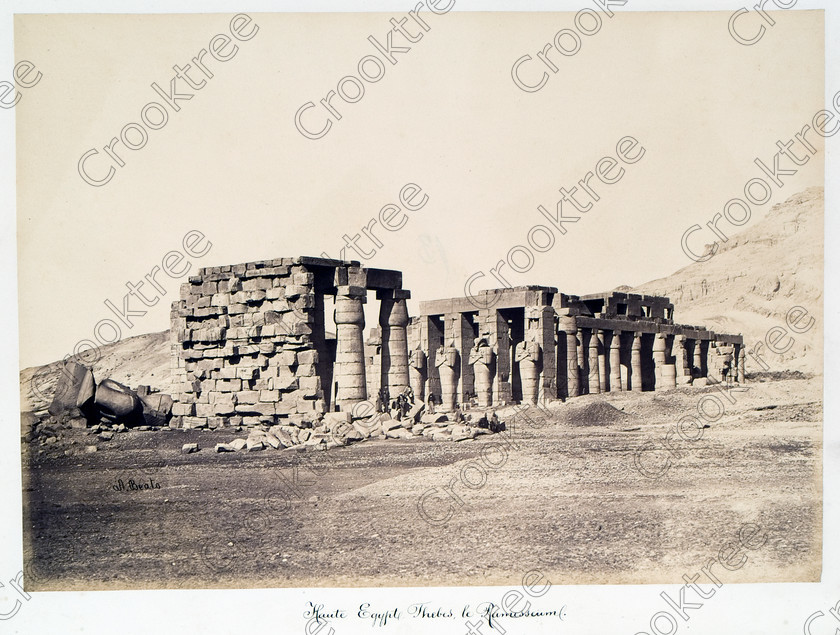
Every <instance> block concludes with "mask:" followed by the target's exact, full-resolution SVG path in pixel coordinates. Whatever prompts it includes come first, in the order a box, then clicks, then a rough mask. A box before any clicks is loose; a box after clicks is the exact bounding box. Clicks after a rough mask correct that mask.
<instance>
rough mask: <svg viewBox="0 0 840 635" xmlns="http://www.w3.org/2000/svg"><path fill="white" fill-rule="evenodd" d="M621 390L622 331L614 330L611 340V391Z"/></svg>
mask: <svg viewBox="0 0 840 635" xmlns="http://www.w3.org/2000/svg"><path fill="white" fill-rule="evenodd" d="M620 390H621V331H613V334H612V339H611V340H610V391H620Z"/></svg>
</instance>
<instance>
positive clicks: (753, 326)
mask: <svg viewBox="0 0 840 635" xmlns="http://www.w3.org/2000/svg"><path fill="white" fill-rule="evenodd" d="M823 213H824V212H823V188H821V187H811V188H808V189H807V190H805V191H803V192H800V193H798V194H795V195H793V196H791V197H790V198H789V199H787V200H786V201H785V202H784V203H780V204H777V205H775V206H774V207H773V208H772V209H771V210H770V211H769V212H768V213H767V215H766V216H765V217H764V218H762V219H760V220H757V221H749V222H748V223H747V225H746V226H745V228H744V230H743V231H741V232H739V233H732V234H730V232H729V230H730V229H732V226H731V225H729V223H727V222H726V221H721V222H720V224H719V225H720V229H721V230H723V231H724V233H725V234H726V235H727V236H729V240H728V241H727V242H724V243H720V242H719V248H718V251H717V253H716V254H715V255H714V256H713V257H712V258H711V259H709V260H707V261H705V262H695V263H692V264H690V265H688V266H687V267H685V268H683V269H680V270H679V271H677V272H675V273H673V274H671V275H670V276H668V277H666V278H660V279H659V280H653V281H651V282H648V283H645V284H643V285H640V286H638V287H635V288H633V291H634V292H636V293H647V294H653V295H666V296H668V297H670V298H671V301H672V302H673V303H674V318H675V320H676V321H677V322H680V323H683V324H703V325H706V326H708V327H709V328H711V329H713V330H716V331H720V332H725V333H743V334H744V341H745V343H747V350H752V347H753V345H754V343H755V342H757V341H760V340H763V339H764V338H765V335H766V334H767V331H768V329H771V328H772V327H774V326H777V325H779V326H784V325H785V315H786V314H787V312H788V310H789V309H790V308H791V307H793V306H796V305H799V306H802V307H804V308H805V309H807V310H808V312H809V314H811V315H813V316H814V318H815V319H816V323H815V324H814V326H813V328H811V329H810V330H809V331H808V332H806V333H804V334H802V335H799V334H793V336H794V338H795V339H794V342H793V346H792V347H791V348H790V350H788V351H787V352H786V353H784V354H782V355H776V354H773V353H771V352H767V355H766V362H767V364H768V365H769V366H770V370H771V371H782V370H801V371H804V372H811V373H818V374H821V373H822V367H823V353H822V335H823ZM710 219H711V215H709V218H708V219H705V220H710ZM698 222H699V221H698ZM700 236H709V237H712V236H713V234H712V233H711V230H709V229H708V228H705V229H704V231H703V232H702V233H701V232H696V233H695V234H694V238H695V239H696V238H697V237H700ZM694 244H696V240H695V242H693V243H692V245H694ZM694 249H695V250H697V247H694ZM707 249H708V246H707ZM803 323H804V322H803ZM788 342H789V340H788V338H783V339H782V340H780V342H779V347H784V346H786V345H787V343H788ZM764 350H765V351H766V345H765V349H764ZM747 370H748V372H749V371H756V370H761V369H760V368H759V367H758V365H757V364H756V363H755V362H751V360H750V359H749V358H748V359H747Z"/></svg>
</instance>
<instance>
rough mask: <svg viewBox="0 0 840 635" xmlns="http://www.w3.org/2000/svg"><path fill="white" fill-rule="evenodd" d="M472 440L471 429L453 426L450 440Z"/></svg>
mask: <svg viewBox="0 0 840 635" xmlns="http://www.w3.org/2000/svg"><path fill="white" fill-rule="evenodd" d="M472 438H473V429H472V428H470V427H468V426H461V425H458V426H453V427H452V440H453V441H465V440H467V439H472Z"/></svg>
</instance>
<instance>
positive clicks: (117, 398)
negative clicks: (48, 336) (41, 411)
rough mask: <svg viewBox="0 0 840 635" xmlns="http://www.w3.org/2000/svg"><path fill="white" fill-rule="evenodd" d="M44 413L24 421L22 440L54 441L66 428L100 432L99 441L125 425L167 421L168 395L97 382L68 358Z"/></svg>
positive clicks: (145, 427)
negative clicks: (47, 414)
mask: <svg viewBox="0 0 840 635" xmlns="http://www.w3.org/2000/svg"><path fill="white" fill-rule="evenodd" d="M48 413H49V416H47V417H46V418H44V419H43V420H40V419H38V418H37V417H31V418H28V419H26V420H24V422H23V426H24V430H23V437H24V439H25V440H26V441H32V440H33V439H36V438H40V439H41V441H42V443H43V444H49V443H54V442H55V441H56V440H58V436H59V434H60V430H61V429H68V428H71V429H72V428H75V429H87V430H88V431H89V432H91V433H100V437H101V438H102V440H109V438H110V437H109V436H108V435H109V434H110V435H111V436H113V434H114V433H115V432H122V431H124V430H126V429H127V428H134V429H139V430H152V429H157V428H160V427H163V426H166V425H167V424H168V422H169V419H170V417H171V415H172V398H171V397H170V396H169V395H166V394H164V393H160V392H155V391H153V390H152V389H151V388H150V387H149V386H139V387H138V388H137V390H132V389H131V388H129V387H128V386H125V385H124V384H121V383H119V382H117V381H114V380H112V379H103V380H102V381H101V382H99V383H97V382H96V380H95V378H94V376H93V372H92V371H91V370H90V369H89V368H87V367H86V366H83V365H82V364H78V363H76V362H73V361H70V362H68V363H67V364H65V365H64V367H63V368H62V369H61V370H60V371H59V377H58V382H57V383H56V389H55V395H54V396H53V400H52V402H51V403H50V406H49V408H48Z"/></svg>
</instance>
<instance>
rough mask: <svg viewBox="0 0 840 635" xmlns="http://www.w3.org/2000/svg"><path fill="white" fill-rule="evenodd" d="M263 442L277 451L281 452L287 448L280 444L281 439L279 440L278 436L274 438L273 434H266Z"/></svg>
mask: <svg viewBox="0 0 840 635" xmlns="http://www.w3.org/2000/svg"><path fill="white" fill-rule="evenodd" d="M263 442H264V443H266V444H268V445H270V446H271V447H272V448H274V449H275V450H279V449H280V448H281V447H285V446H283V444H282V443H281V442H280V439H278V438H277V437H276V436H274V435H273V434H271V433H266V434H265V437H264V438H263Z"/></svg>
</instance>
